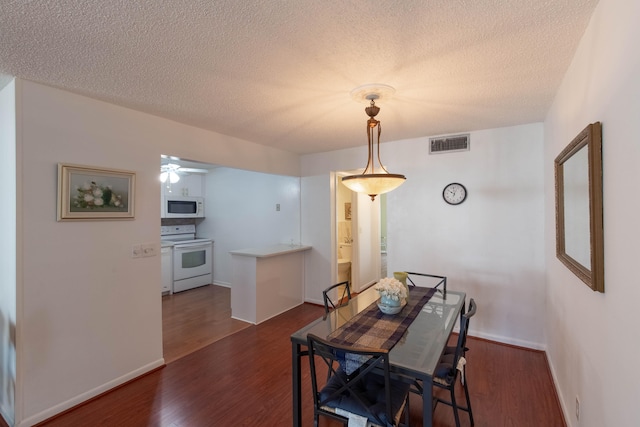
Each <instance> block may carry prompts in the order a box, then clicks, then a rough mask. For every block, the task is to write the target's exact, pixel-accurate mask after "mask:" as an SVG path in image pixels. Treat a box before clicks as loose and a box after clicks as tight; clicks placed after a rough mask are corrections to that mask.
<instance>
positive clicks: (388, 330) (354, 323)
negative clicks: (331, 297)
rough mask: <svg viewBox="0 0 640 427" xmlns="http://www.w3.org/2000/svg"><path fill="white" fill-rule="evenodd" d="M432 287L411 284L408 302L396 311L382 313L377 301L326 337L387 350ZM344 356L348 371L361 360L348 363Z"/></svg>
mask: <svg viewBox="0 0 640 427" xmlns="http://www.w3.org/2000/svg"><path fill="white" fill-rule="evenodd" d="M435 292H436V290H435V288H420V287H414V288H411V290H410V291H409V297H408V298H407V305H405V306H404V307H403V308H402V310H401V311H400V313H398V314H393V315H391V314H384V313H383V312H382V311H380V309H379V308H378V304H377V301H376V302H374V303H373V304H371V305H370V306H369V307H367V308H366V309H364V310H363V311H361V312H360V313H358V314H356V315H355V316H354V317H353V318H352V319H351V320H349V321H348V322H347V323H345V324H344V325H342V326H341V327H340V328H338V329H336V330H335V331H333V332H332V333H331V334H329V335H328V336H327V340H328V341H330V342H333V343H336V344H341V345H349V346H353V347H370V348H382V349H386V350H390V349H391V348H393V346H394V345H396V343H397V342H398V341H399V340H400V338H402V336H403V335H404V333H405V332H406V330H407V328H408V327H409V325H411V323H412V322H413V320H414V319H415V318H416V316H417V315H418V314H419V313H420V310H422V307H423V306H424V305H425V304H426V303H427V302H429V300H430V299H431V297H432V296H433V294H434V293H435ZM349 362H350V361H349V357H348V356H347V363H346V366H343V368H345V370H346V371H347V374H349V373H351V372H353V371H354V370H355V369H357V368H358V367H359V366H360V364H361V363H362V362H361V361H355V360H354V361H353V362H354V363H353V364H352V363H349Z"/></svg>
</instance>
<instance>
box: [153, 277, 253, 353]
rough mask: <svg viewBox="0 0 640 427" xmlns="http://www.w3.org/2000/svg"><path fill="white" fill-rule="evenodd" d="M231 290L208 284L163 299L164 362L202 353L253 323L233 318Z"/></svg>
mask: <svg viewBox="0 0 640 427" xmlns="http://www.w3.org/2000/svg"><path fill="white" fill-rule="evenodd" d="M230 301H231V290H230V289H229V288H225V287H223V286H217V285H207V286H202V287H199V288H195V289H190V290H188V291H184V292H178V293H176V294H173V295H165V296H163V297H162V348H163V353H164V361H165V363H167V364H168V363H171V362H173V361H175V360H177V359H180V358H181V357H184V356H186V355H188V354H191V353H193V352H194V351H197V350H200V349H201V348H203V347H206V346H207V345H209V344H211V343H214V342H216V341H218V340H220V339H222V338H224V337H226V336H229V335H231V334H233V333H235V332H238V331H241V330H242V329H245V328H247V327H249V326H251V324H250V323H247V322H242V321H240V320H236V319H232V318H231V302H230Z"/></svg>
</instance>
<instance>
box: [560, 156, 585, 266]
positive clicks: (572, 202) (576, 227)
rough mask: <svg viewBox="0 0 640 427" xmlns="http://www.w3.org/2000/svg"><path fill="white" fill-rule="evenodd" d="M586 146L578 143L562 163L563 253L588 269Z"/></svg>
mask: <svg viewBox="0 0 640 427" xmlns="http://www.w3.org/2000/svg"><path fill="white" fill-rule="evenodd" d="M587 150H588V147H587V146H584V147H582V148H581V149H580V150H578V151H577V152H576V153H575V154H574V155H573V156H572V157H571V158H570V159H568V160H567V161H566V162H565V163H564V239H565V240H564V248H565V252H566V253H567V255H569V256H570V257H572V258H573V259H575V260H576V261H577V262H579V263H580V264H582V265H583V266H584V267H586V268H587V269H591V259H590V253H591V250H590V243H589V241H590V231H589V167H588V166H589V164H588V161H589V158H588V153H587Z"/></svg>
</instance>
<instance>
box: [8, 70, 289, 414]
mask: <svg viewBox="0 0 640 427" xmlns="http://www.w3.org/2000/svg"><path fill="white" fill-rule="evenodd" d="M19 82H21V84H22V91H20V92H19V93H17V98H18V100H17V102H18V103H19V104H20V105H22V109H21V110H20V111H19V116H18V118H17V122H18V123H20V126H21V127H20V128H19V130H18V131H19V132H21V134H22V137H19V138H18V143H19V147H18V151H19V152H20V153H22V154H21V155H22V158H21V159H20V158H19V159H18V170H19V171H20V170H22V171H24V172H23V173H22V174H21V176H20V180H19V182H18V184H17V187H15V188H18V191H19V192H20V193H19V194H18V195H17V199H18V201H19V202H20V201H21V203H19V205H18V207H17V215H18V219H17V220H16V224H18V225H21V224H23V225H22V226H21V227H20V228H21V230H22V232H23V236H22V239H20V241H18V242H17V247H18V248H19V249H20V250H19V251H18V252H17V253H18V258H17V260H16V264H17V265H18V268H19V271H18V272H17V277H18V283H17V286H16V287H17V292H18V298H19V300H20V296H21V300H20V303H19V304H20V306H19V308H20V309H21V311H20V309H19V310H18V318H17V328H18V330H17V334H18V342H19V343H20V346H19V347H18V354H17V366H18V372H17V385H16V390H17V394H16V405H15V407H16V424H17V425H32V424H33V423H36V422H39V421H41V420H43V419H46V418H48V417H50V416H52V415H54V414H56V413H58V412H60V411H62V410H65V409H67V408H69V407H71V406H73V405H75V404H77V403H79V402H81V401H84V400H86V399H88V398H90V397H92V396H94V395H96V394H98V393H100V392H102V391H104V390H106V389H109V388H111V387H113V386H115V385H117V384H120V383H122V382H124V381H126V380H128V379H130V378H132V377H135V376H137V375H139V374H141V373H143V372H145V371H148V370H149V369H152V368H154V367H156V366H159V365H161V364H162V363H163V359H162V331H161V297H160V292H158V288H159V283H160V257H150V258H137V259H132V258H131V257H130V253H131V246H132V245H133V244H139V243H154V242H157V243H159V242H160V236H159V227H160V218H159V214H158V206H159V204H160V192H159V191H158V173H159V158H160V154H171V155H176V156H179V157H182V158H186V159H198V160H201V161H203V162H207V163H215V164H222V165H228V166H232V167H240V168H245V169H253V170H257V171H260V172H265V173H275V174H287V175H298V173H299V164H298V157H297V156H296V155H293V154H291V153H285V152H282V151H279V150H274V149H270V148H268V147H264V146H260V145H257V144H253V143H250V142H247V141H242V140H238V139H235V138H230V137H226V136H223V135H219V134H215V133H212V132H207V131H204V130H201V129H197V128H193V127H189V126H185V125H182V124H179V123H176V122H172V121H169V120H166V119H162V118H158V117H155V116H151V115H147V114H142V113H139V112H136V111H133V110H130V109H126V108H121V107H117V106H115V105H111V104H107V103H104V102H100V101H96V100H92V99H89V98H86V97H82V96H79V95H75V94H72V93H69V92H64V91H61V90H57V89H53V88H50V87H46V86H43V85H40V84H36V83H33V82H29V81H20V80H19ZM20 129H21V130H20ZM3 145H4V144H3ZM58 162H63V163H77V164H83V165H95V166H102V167H114V168H119V169H128V170H132V171H135V172H136V179H137V181H136V196H135V197H136V200H135V202H136V205H135V206H136V212H135V213H136V218H135V220H133V221H98V222H56V173H57V172H56V164H57V163H58ZM21 275H22V276H21Z"/></svg>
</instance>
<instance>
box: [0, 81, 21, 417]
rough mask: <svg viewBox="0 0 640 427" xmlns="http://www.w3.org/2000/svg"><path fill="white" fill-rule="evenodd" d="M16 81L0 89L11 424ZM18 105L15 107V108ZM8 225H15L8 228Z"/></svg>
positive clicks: (3, 323)
mask: <svg viewBox="0 0 640 427" xmlns="http://www.w3.org/2000/svg"><path fill="white" fill-rule="evenodd" d="M15 94H16V83H15V81H12V82H10V83H9V84H7V85H6V86H5V87H4V88H3V89H2V90H0V193H2V200H3V201H4V203H5V205H4V206H5V209H1V210H0V224H3V225H4V226H3V227H2V229H1V231H0V255H1V256H0V271H2V280H0V390H1V391H2V392H0V414H2V416H3V417H4V418H5V419H6V420H7V422H8V423H9V424H12V423H13V421H14V418H15V410H14V406H15V391H16V390H15V388H16V334H15V326H16V303H17V301H16V243H17V235H18V234H19V233H20V229H21V228H20V227H19V225H18V223H17V222H16V206H17V197H18V194H17V188H16V176H17V173H18V170H17V168H16V158H17V152H16V138H17V136H18V135H17V129H16V105H17V103H16V97H15ZM18 108H19V107H18ZM11 224H16V226H15V227H11V226H10V225H11Z"/></svg>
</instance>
